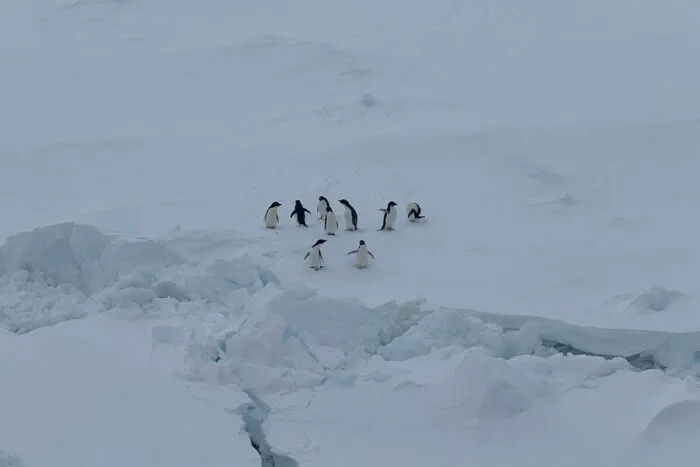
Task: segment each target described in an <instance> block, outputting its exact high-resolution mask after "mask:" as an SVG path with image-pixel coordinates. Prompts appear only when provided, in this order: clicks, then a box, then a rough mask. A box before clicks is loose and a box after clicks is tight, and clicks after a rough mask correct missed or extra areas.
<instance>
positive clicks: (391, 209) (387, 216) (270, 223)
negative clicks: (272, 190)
mask: <svg viewBox="0 0 700 467" xmlns="http://www.w3.org/2000/svg"><path fill="white" fill-rule="evenodd" d="M338 202H339V203H340V204H342V205H343V206H344V207H345V230H349V231H354V230H357V211H356V210H355V208H354V207H353V206H352V205H351V204H350V203H349V202H348V200H346V199H341V200H339V201H338ZM280 206H282V204H281V203H279V202H277V201H275V202H273V203H272V204H271V205H270V207H269V208H267V211H266V212H265V217H264V222H265V227H267V228H268V229H275V228H277V226H278V225H279V222H280V220H279V215H278V213H277V208H279V207H280ZM396 206H398V204H396V203H395V202H393V201H389V203H388V204H387V206H386V209H380V211H382V212H383V213H384V217H383V219H382V226H381V228H379V229H378V230H394V227H395V226H396V218H397V210H396ZM316 212H317V214H318V216H319V217H318V218H319V219H322V220H323V229H324V231H325V232H326V234H327V235H335V234H336V232H337V231H338V228H339V225H338V218H337V217H336V215H335V213H334V212H333V208H331V205H330V203H329V202H328V199H327V198H326V197H325V196H319V197H318V206H317V207H316ZM307 213H308V214H311V211H309V210H308V209H306V208H305V207H304V206H303V205H302V204H301V201H299V200H296V201H295V202H294V209H293V210H292V213H291V214H290V215H289V217H290V218H293V217H296V221H297V224H298V225H300V226H303V227H308V225H306V214H307ZM406 215H407V216H408V220H409V221H410V222H416V221H418V220H420V219H423V218H425V216H423V215H422V214H421V207H420V206H419V205H418V203H415V202H411V203H408V205H407V206H406ZM324 243H326V240H325V239H323V238H320V239H318V240H316V243H314V244H313V245H312V246H311V249H310V250H309V251H308V252H307V253H306V255H305V256H304V261H306V260H307V259H308V260H309V267H310V268H312V269H315V270H317V271H318V270H319V269H321V268H323V254H322V253H321V245H323V244H324ZM347 254H348V255H351V254H354V255H356V264H355V265H356V266H357V267H358V268H360V269H364V268H366V267H368V266H369V260H370V258H372V259H374V255H373V254H372V252H371V251H369V249H368V248H367V244H366V243H365V241H364V240H360V243H359V245H358V247H357V249H355V250H352V251H349V252H348V253H347Z"/></svg>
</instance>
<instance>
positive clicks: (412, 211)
mask: <svg viewBox="0 0 700 467" xmlns="http://www.w3.org/2000/svg"><path fill="white" fill-rule="evenodd" d="M420 212H421V211H420V206H419V205H418V203H413V202H411V203H408V205H406V214H407V215H408V220H409V221H410V222H415V221H417V220H418V219H424V218H425V216H421V215H420Z"/></svg>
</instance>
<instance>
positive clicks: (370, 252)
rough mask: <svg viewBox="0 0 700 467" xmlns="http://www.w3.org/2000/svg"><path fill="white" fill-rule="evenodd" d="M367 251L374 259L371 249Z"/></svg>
mask: <svg viewBox="0 0 700 467" xmlns="http://www.w3.org/2000/svg"><path fill="white" fill-rule="evenodd" d="M367 253H369V255H370V256H371V257H372V259H374V255H373V254H372V252H371V251H369V250H367Z"/></svg>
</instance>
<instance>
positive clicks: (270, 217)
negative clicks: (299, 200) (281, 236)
mask: <svg viewBox="0 0 700 467" xmlns="http://www.w3.org/2000/svg"><path fill="white" fill-rule="evenodd" d="M280 206H282V205H281V204H280V203H278V202H277V201H275V202H274V203H272V204H271V205H270V207H269V208H267V211H265V227H267V228H268V229H274V228H276V227H277V225H278V224H279V223H280V218H279V216H278V215H277V208H278V207H280Z"/></svg>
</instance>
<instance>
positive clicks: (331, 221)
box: [323, 206, 338, 235]
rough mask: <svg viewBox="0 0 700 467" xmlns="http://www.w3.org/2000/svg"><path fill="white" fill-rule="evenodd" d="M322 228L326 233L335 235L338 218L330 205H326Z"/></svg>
mask: <svg viewBox="0 0 700 467" xmlns="http://www.w3.org/2000/svg"><path fill="white" fill-rule="evenodd" d="M323 228H324V229H325V231H326V233H327V234H328V235H335V233H336V232H337V231H338V218H337V217H335V213H334V212H333V209H331V207H330V206H328V207H326V218H325V220H324V224H323Z"/></svg>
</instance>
